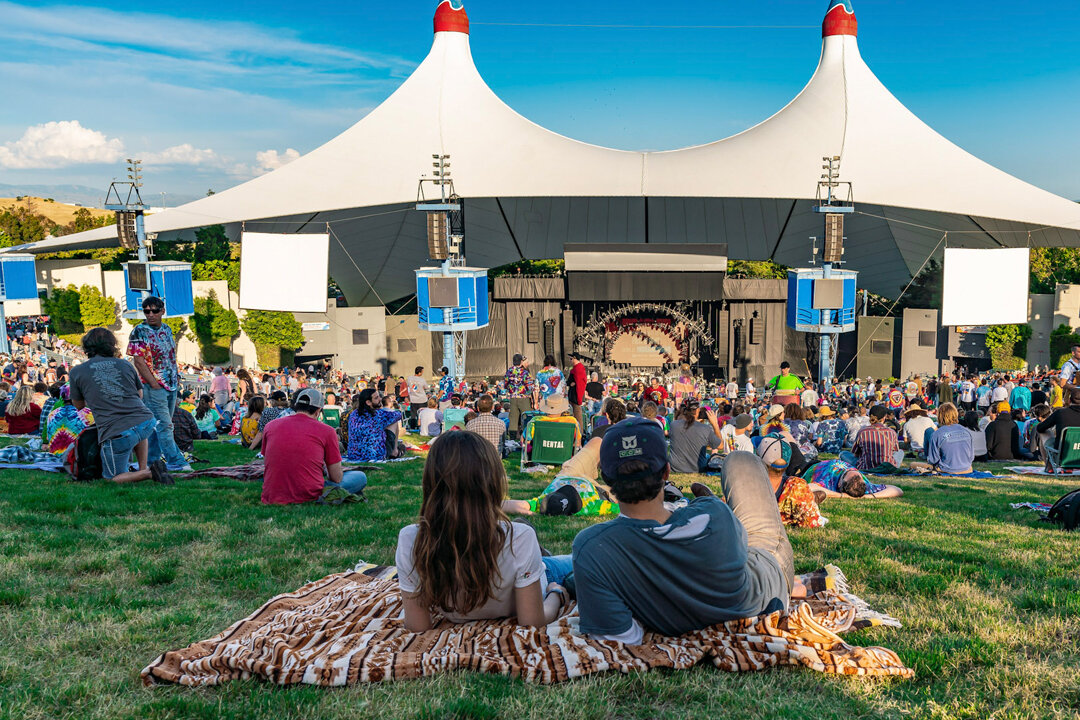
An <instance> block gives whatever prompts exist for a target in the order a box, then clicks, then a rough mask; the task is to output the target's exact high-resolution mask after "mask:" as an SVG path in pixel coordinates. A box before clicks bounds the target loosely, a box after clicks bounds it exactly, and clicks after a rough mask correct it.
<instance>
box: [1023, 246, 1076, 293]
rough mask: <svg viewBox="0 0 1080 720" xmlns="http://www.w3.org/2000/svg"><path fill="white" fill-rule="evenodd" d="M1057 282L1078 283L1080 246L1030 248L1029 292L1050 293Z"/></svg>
mask: <svg viewBox="0 0 1080 720" xmlns="http://www.w3.org/2000/svg"><path fill="white" fill-rule="evenodd" d="M1058 283H1065V284H1069V285H1073V284H1076V283H1080V248H1063V247H1053V248H1031V292H1033V293H1052V292H1054V288H1055V287H1056V286H1057V284H1058Z"/></svg>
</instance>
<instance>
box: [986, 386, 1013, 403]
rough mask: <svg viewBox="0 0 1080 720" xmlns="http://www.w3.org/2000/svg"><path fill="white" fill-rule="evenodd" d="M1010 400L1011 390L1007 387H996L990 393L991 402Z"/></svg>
mask: <svg viewBox="0 0 1080 720" xmlns="http://www.w3.org/2000/svg"><path fill="white" fill-rule="evenodd" d="M1008 399H1009V388H1008V387H1006V386H1005V385H995V386H994V390H993V392H991V393H990V402H1005V401H1007V400H1008Z"/></svg>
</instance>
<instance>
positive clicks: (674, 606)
mask: <svg viewBox="0 0 1080 720" xmlns="http://www.w3.org/2000/svg"><path fill="white" fill-rule="evenodd" d="M754 551H755V552H759V551H758V550H757V549H756V548H755V549H754ZM749 552H750V551H749V550H748V548H747V540H746V530H745V529H743V526H742V524H741V523H740V522H739V521H738V519H737V518H736V517H735V515H734V514H733V513H732V512H731V509H730V508H728V506H727V505H725V504H724V503H723V502H721V501H720V500H719V499H717V498H712V497H709V498H697V499H696V500H693V501H692V502H691V503H690V505H689V506H687V507H685V508H681V509H679V510H676V511H675V512H673V513H672V514H671V517H670V518H669V519H668V521H667V523H666V524H664V525H660V524H659V523H657V522H656V521H655V520H634V519H632V518H628V517H626V516H625V515H620V516H619V517H617V518H615V519H614V520H610V521H608V522H606V523H601V524H599V525H593V526H592V527H589V528H586V529H584V530H582V531H581V532H580V533H578V536H577V537H576V538H574V585H575V589H576V592H577V600H578V611H579V612H580V614H581V632H583V633H588V634H591V635H605V636H614V635H621V634H623V633H625V632H627V631H628V630H629V629H631V628H632V627H633V624H634V621H635V620H636V621H638V622H639V623H641V624H642V625H643V626H644V628H645V629H646V630H651V631H654V632H659V633H661V634H664V635H668V636H673V637H674V636H678V635H683V634H685V633H688V632H690V631H692V630H700V629H702V628H706V627H709V626H710V625H715V624H717V623H721V622H726V621H728V620H735V619H738V618H747V617H755V616H757V615H760V614H762V613H764V612H772V611H773V610H779V609H782V608H783V607H784V606H785V604H784V602H783V598H784V597H785V595H786V594H787V592H788V589H787V585H786V582H785V580H784V577H783V574H782V573H781V572H780V568H779V565H777V564H776V563H775V561H773V562H772V563H768V562H750V563H748V561H747V558H748V555H749Z"/></svg>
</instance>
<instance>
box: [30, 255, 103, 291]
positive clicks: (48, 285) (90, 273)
mask: <svg viewBox="0 0 1080 720" xmlns="http://www.w3.org/2000/svg"><path fill="white" fill-rule="evenodd" d="M35 266H36V268H37V281H38V289H39V290H40V289H42V288H44V289H45V290H46V291H48V294H49V297H52V291H53V288H56V287H60V288H66V287H67V286H68V285H74V286H75V287H77V288H78V287H82V286H83V285H89V286H91V287H96V288H97V289H98V290H102V291H104V287H103V285H102V273H101V263H99V262H92V261H89V260H72V259H65V260H38V261H37V262H36V264H35Z"/></svg>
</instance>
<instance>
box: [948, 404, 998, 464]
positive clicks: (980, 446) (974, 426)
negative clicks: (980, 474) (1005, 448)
mask: <svg viewBox="0 0 1080 720" xmlns="http://www.w3.org/2000/svg"><path fill="white" fill-rule="evenodd" d="M940 415H941V410H940V409H939V410H938V416H939V417H938V420H941V417H940ZM960 425H961V426H962V427H963V428H964V429H965V430H967V431H968V435H969V436H970V437H971V451H972V453H973V454H974V456H975V462H986V459H987V451H986V433H985V432H984V431H983V429H982V428H981V427H979V413H978V412H976V411H975V410H968V411H967V412H966V413H964V417H963V418H962V419H961V420H960Z"/></svg>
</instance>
